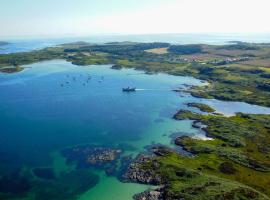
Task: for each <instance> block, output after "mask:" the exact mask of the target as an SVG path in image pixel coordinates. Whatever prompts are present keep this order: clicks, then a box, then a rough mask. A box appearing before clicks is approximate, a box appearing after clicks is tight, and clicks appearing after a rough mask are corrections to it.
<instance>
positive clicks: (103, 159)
mask: <svg viewBox="0 0 270 200" xmlns="http://www.w3.org/2000/svg"><path fill="white" fill-rule="evenodd" d="M121 152H122V151H121V150H120V149H112V148H108V147H94V146H91V145H83V146H76V147H72V148H67V149H64V150H63V151H62V154H63V155H64V156H65V157H66V158H67V159H68V161H69V162H72V161H77V162H78V166H81V167H82V166H88V165H91V166H100V165H104V164H106V163H110V162H113V161H115V160H116V159H117V158H118V157H119V155H120V154H121Z"/></svg>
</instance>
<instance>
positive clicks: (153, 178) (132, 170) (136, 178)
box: [123, 155, 162, 185]
mask: <svg viewBox="0 0 270 200" xmlns="http://www.w3.org/2000/svg"><path fill="white" fill-rule="evenodd" d="M145 164H151V165H155V162H153V161H152V160H151V157H148V156H145V155H140V156H138V157H137V159H135V161H134V162H132V163H131V164H130V165H129V167H128V169H127V171H126V173H125V174H124V175H123V178H124V180H126V181H133V182H138V183H144V184H153V185H159V184H161V183H162V178H161V176H159V175H157V174H155V173H154V171H153V170H150V169H146V168H144V167H143V166H144V165H145Z"/></svg>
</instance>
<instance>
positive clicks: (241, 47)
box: [217, 43, 260, 50]
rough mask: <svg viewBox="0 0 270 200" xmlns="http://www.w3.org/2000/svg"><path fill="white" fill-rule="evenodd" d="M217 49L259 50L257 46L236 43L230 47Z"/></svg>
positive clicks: (225, 46)
mask: <svg viewBox="0 0 270 200" xmlns="http://www.w3.org/2000/svg"><path fill="white" fill-rule="evenodd" d="M217 49H226V50H258V49H260V48H259V47H258V46H255V45H252V44H247V43H238V44H232V45H224V46H221V47H218V48H217Z"/></svg>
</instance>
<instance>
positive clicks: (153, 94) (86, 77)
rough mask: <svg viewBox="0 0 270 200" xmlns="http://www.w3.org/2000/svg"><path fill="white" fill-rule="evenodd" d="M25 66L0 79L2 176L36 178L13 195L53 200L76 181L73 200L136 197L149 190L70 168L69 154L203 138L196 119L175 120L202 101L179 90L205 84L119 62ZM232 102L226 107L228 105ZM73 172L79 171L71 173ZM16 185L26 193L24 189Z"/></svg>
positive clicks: (135, 149)
mask: <svg viewBox="0 0 270 200" xmlns="http://www.w3.org/2000/svg"><path fill="white" fill-rule="evenodd" d="M25 68H26V69H25V70H23V71H22V72H19V73H14V74H0V130H1V133H0V175H6V176H7V177H10V178H7V179H5V180H7V181H10V184H14V183H13V182H12V179H13V178H16V176H15V175H14V171H16V172H19V174H22V173H23V174H24V178H25V179H26V180H27V179H31V180H30V181H29V187H28V188H24V189H25V191H21V190H16V191H12V192H14V195H15V196H16V195H18V191H19V192H21V193H19V195H23V196H28V197H30V198H31V197H33V195H35V194H38V195H39V196H41V197H44V199H46V198H47V197H49V196H54V195H55V194H59V193H60V192H61V190H62V189H63V188H54V184H58V185H61V183H63V184H64V183H65V184H67V183H69V181H70V185H71V186H73V188H76V190H75V189H74V190H72V189H70V190H72V191H69V193H70V198H71V199H72V198H73V199H74V198H77V199H81V200H96V199H99V200H103V199H104V200H105V199H117V200H131V199H132V196H133V195H134V194H135V193H138V192H142V191H144V190H145V189H147V188H149V186H145V185H139V184H134V183H122V182H120V181H119V180H118V179H117V177H115V176H107V175H106V174H105V172H104V171H102V170H100V169H99V170H98V169H91V168H89V169H86V171H85V170H83V171H78V169H76V167H74V165H72V163H69V164H67V163H66V160H65V158H64V157H63V156H62V155H61V150H62V149H64V148H67V147H72V146H76V145H82V144H90V145H91V144H93V145H97V146H109V147H113V148H114V147H115V148H120V149H121V150H122V152H123V153H122V155H121V156H126V155H131V156H133V157H134V156H136V155H138V154H139V153H141V152H143V151H145V148H146V146H148V145H151V144H163V145H168V146H173V145H172V143H171V137H170V135H171V134H173V133H178V134H187V135H196V134H199V133H198V130H196V129H193V128H192V126H191V123H192V122H191V121H189V120H185V121H175V120H173V119H172V116H173V114H174V113H175V112H176V111H177V110H178V109H181V108H186V105H185V104H186V103H187V102H198V101H201V99H197V98H194V97H192V96H190V95H188V94H180V93H175V92H172V91H171V89H173V88H177V87H181V85H183V84H189V85H199V84H201V81H200V80H198V79H195V78H192V77H177V76H171V75H166V74H155V75H148V74H145V73H143V72H141V71H135V70H133V69H122V70H113V69H111V65H99V66H97V65H94V66H84V67H82V66H75V65H72V64H71V63H68V62H66V61H63V60H53V61H46V62H40V63H35V64H31V65H27V66H25ZM127 86H131V87H137V88H138V90H137V91H136V92H134V93H124V92H122V87H127ZM203 101H205V102H206V103H207V104H211V102H214V101H212V100H203ZM218 102H219V103H220V105H221V104H222V102H221V101H218ZM213 104H214V103H213ZM214 105H215V104H214ZM224 105H225V104H224ZM230 105H231V104H230V103H226V106H227V107H229V106H230ZM241 105H242V104H241ZM244 105H246V104H244ZM247 105H248V104H247ZM221 107H222V106H221ZM217 110H218V109H217ZM229 110H230V109H229ZM243 110H245V109H244V108H243ZM221 111H222V110H221ZM232 111H233V109H232ZM263 111H264V112H268V111H269V109H266V110H264V108H263ZM35 167H48V168H52V170H53V171H54V172H55V173H56V174H58V175H59V176H61V179H59V180H55V181H54V180H51V181H43V180H39V179H37V178H36V177H33V174H31V169H32V168H35ZM69 172H72V173H71V174H68V175H63V173H69ZM73 172H74V173H73ZM11 174H12V176H11ZM14 176H15V177H14ZM83 177H87V178H88V179H89V181H90V182H89V181H85V180H83ZM25 179H23V180H25ZM90 179H93V180H92V181H91V180H90ZM80 180H82V181H80ZM76 181H77V182H76ZM78 183H81V184H82V185H78ZM16 187H19V189H20V185H19V186H18V185H16ZM45 188H47V190H46V192H45V191H43V189H44V190H45ZM1 192H2V193H3V192H5V191H0V193H1ZM11 196H12V195H11ZM41 197H40V199H42V198H41ZM8 198H9V197H8ZM10 198H11V197H10ZM59 198H61V197H59Z"/></svg>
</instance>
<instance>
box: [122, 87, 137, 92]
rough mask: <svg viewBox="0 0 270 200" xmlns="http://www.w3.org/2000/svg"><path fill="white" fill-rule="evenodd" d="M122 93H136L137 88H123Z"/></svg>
mask: <svg viewBox="0 0 270 200" xmlns="http://www.w3.org/2000/svg"><path fill="white" fill-rule="evenodd" d="M122 91H123V92H135V91H136V88H135V87H133V88H131V87H127V88H122Z"/></svg>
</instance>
